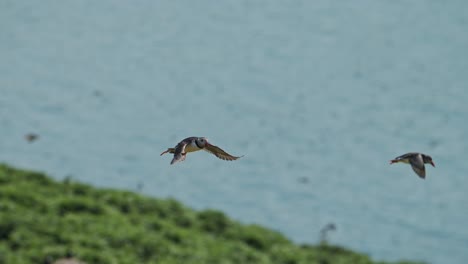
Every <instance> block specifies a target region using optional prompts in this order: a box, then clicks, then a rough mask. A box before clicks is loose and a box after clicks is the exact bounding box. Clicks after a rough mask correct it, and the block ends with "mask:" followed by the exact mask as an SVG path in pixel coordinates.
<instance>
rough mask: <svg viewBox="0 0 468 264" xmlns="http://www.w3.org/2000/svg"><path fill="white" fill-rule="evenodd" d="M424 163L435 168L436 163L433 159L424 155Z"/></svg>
mask: <svg viewBox="0 0 468 264" xmlns="http://www.w3.org/2000/svg"><path fill="white" fill-rule="evenodd" d="M422 158H423V161H424V163H429V164H431V165H432V167H435V164H434V162H433V161H432V157H431V156H429V155H422Z"/></svg>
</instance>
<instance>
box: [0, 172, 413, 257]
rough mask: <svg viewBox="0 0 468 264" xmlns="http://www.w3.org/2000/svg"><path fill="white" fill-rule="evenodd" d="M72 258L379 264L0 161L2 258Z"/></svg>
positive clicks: (214, 214)
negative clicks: (14, 166)
mask: <svg viewBox="0 0 468 264" xmlns="http://www.w3.org/2000/svg"><path fill="white" fill-rule="evenodd" d="M70 255H71V256H74V257H75V258H78V259H80V260H82V261H84V262H86V263H99V264H107V263H108V264H114V263H131V264H134V263H164V264H172V263H189V264H190V263H194V264H195V263H200V264H210V263H216V264H234V263H236V264H237V263H259V264H262V263H265V264H268V263H281V264H300V263H311V264H326V263H330V264H332V263H333V264H340V263H343V264H344V263H353V264H364V263H366V264H367V263H377V262H372V261H371V260H370V258H369V257H367V256H366V255H363V254H358V253H354V252H352V251H349V250H346V249H344V248H341V247H336V246H328V245H319V246H311V245H304V246H298V245H295V244H293V243H292V242H290V241H289V240H288V239H286V238H285V237H284V236H283V235H281V234H279V233H278V232H274V231H271V230H268V229H266V228H263V227H261V226H258V225H243V224H240V223H238V222H236V221H233V220H231V219H229V218H228V217H227V216H226V215H225V214H223V213H222V212H219V211H214V210H205V211H201V212H196V211H194V210H192V209H190V208H187V207H185V206H183V205H182V204H180V203H179V202H177V201H175V200H173V199H165V200H162V199H155V198H149V197H145V196H141V195H138V194H135V193H131V192H127V191H117V190H108V189H97V188H93V187H91V186H88V185H85V184H81V183H74V182H71V181H70V180H69V179H67V180H65V181H64V182H57V181H54V180H52V179H50V178H48V177H47V176H46V175H44V174H42V173H37V172H29V171H24V170H18V169H15V168H12V167H9V166H7V165H0V263H10V264H16V263H18V264H19V263H21V264H22V263H45V262H46V261H49V262H50V261H51V260H55V259H58V258H63V257H65V256H70ZM401 263H403V262H401ZM404 263H410V262H404Z"/></svg>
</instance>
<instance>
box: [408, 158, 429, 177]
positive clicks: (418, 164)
mask: <svg viewBox="0 0 468 264" xmlns="http://www.w3.org/2000/svg"><path fill="white" fill-rule="evenodd" d="M409 163H410V164H411V168H413V170H414V172H416V174H417V175H418V176H419V177H421V178H423V179H424V178H426V167H425V166H424V161H423V158H422V156H421V154H417V155H414V156H412V157H411V158H410V159H409Z"/></svg>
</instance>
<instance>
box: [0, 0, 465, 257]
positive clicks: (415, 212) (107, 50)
mask: <svg viewBox="0 0 468 264" xmlns="http://www.w3.org/2000/svg"><path fill="white" fill-rule="evenodd" d="M467 10H468V1H462V0H454V1H437V0H414V1H397V0H395V1H390V0H357V1H329V0H315V1H309V0H292V1H271V0H270V1H266V0H256V1H247V0H225V1H212V0H198V1H181V0H137V1H115V0H100V1H92V0H81V1H58V0H43V1H17V0H0V162H2V163H8V164H11V165H14V166H19V167H21V168H27V169H32V170H39V171H43V172H46V173H48V174H50V175H51V176H52V177H54V178H56V179H59V180H62V179H65V178H71V179H73V180H76V181H79V182H84V183H88V184H91V185H93V186H96V187H106V188H117V189H122V190H130V191H136V192H139V193H142V194H145V195H149V196H152V197H158V198H174V199H177V200H179V201H181V202H183V203H184V204H186V205H187V206H189V207H191V208H194V209H196V210H204V209H208V208H209V209H215V210H221V211H223V212H225V213H226V214H227V215H229V216H230V217H232V218H234V219H236V220H237V221H240V222H242V223H245V224H259V225H263V226H266V227H268V228H271V229H273V230H276V231H279V232H281V233H283V234H284V235H285V236H287V237H288V238H289V239H291V240H292V241H294V242H296V243H309V244H316V243H318V242H319V240H320V239H321V235H320V234H321V230H322V229H323V228H324V227H325V226H327V225H331V224H333V225H335V227H336V230H334V231H329V232H328V233H327V236H326V240H327V241H328V243H330V244H335V245H340V246H344V247H348V248H351V249H353V250H357V251H359V252H363V253H366V254H368V255H369V256H371V257H372V258H373V259H376V260H384V261H396V260H402V259H408V260H419V261H426V262H428V263H433V264H465V263H468V227H467V226H468V13H467ZM28 134H34V135H37V138H36V140H35V141H28V140H26V138H25V137H26V136H27V135H28ZM189 136H203V137H207V138H208V140H209V142H211V143H212V144H214V145H217V146H219V147H221V148H222V149H224V150H225V151H227V152H228V153H230V154H232V155H235V156H241V155H244V156H243V157H242V158H241V159H239V160H236V161H223V160H220V159H217V158H216V157H215V156H213V155H211V154H210V153H208V152H204V151H202V152H195V153H190V154H188V155H187V158H186V160H185V161H184V162H180V163H176V164H174V165H170V164H169V163H170V161H171V158H172V157H171V156H170V155H163V156H160V153H161V152H163V151H164V150H166V149H167V148H169V147H173V146H175V145H176V144H177V143H178V142H179V141H180V140H182V139H184V138H186V137H189ZM407 152H422V153H425V154H428V155H431V156H432V157H433V159H434V162H435V165H436V167H432V166H426V172H427V176H426V179H420V178H418V177H417V176H416V174H415V173H414V172H413V171H412V169H411V167H410V166H409V165H407V164H393V165H390V164H389V160H390V159H393V158H395V157H396V156H399V155H401V154H404V153H407Z"/></svg>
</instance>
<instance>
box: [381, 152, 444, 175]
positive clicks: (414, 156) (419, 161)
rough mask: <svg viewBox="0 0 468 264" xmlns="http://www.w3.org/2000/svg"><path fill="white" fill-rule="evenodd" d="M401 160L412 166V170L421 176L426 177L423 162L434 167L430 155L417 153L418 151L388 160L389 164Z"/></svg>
mask: <svg viewBox="0 0 468 264" xmlns="http://www.w3.org/2000/svg"><path fill="white" fill-rule="evenodd" d="M397 162H403V163H407V164H408V163H409V164H410V165H411V167H412V168H413V170H414V172H415V173H416V174H417V175H418V176H419V177H420V178H421V179H424V178H426V168H425V166H424V164H425V163H428V164H431V165H432V167H435V164H434V162H433V161H432V157H431V156H429V155H426V154H422V153H418V152H410V153H406V154H403V155H401V156H398V157H396V158H394V159H392V160H390V164H393V163H397Z"/></svg>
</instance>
